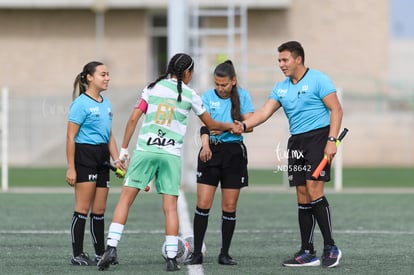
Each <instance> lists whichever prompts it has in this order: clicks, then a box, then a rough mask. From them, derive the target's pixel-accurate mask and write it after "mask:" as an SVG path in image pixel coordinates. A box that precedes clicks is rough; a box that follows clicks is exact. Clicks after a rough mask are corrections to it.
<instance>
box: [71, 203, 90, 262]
mask: <svg viewBox="0 0 414 275" xmlns="http://www.w3.org/2000/svg"><path fill="white" fill-rule="evenodd" d="M87 216H88V214H81V213H78V212H76V211H75V212H73V217H72V224H71V226H70V236H71V238H72V250H73V256H75V257H76V256H79V255H80V254H81V253H82V252H83V237H84V235H85V224H86V219H87Z"/></svg>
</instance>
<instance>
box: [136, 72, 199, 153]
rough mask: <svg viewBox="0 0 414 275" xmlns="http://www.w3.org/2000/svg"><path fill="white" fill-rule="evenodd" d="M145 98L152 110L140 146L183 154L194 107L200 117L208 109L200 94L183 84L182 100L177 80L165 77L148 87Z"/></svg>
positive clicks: (140, 136) (139, 140)
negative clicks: (189, 117)
mask: <svg viewBox="0 0 414 275" xmlns="http://www.w3.org/2000/svg"><path fill="white" fill-rule="evenodd" d="M141 98H142V99H143V100H145V101H146V102H147V103H148V109H147V112H146V116H145V119H144V122H143V124H142V126H141V130H140V133H139V136H138V142H137V147H136V149H137V150H140V151H147V152H155V153H163V154H172V155H176V156H181V148H182V145H183V140H184V136H185V133H186V130H187V125H188V116H189V112H190V110H193V112H194V113H195V114H196V115H197V116H200V115H201V114H203V113H204V112H205V109H204V107H203V104H202V101H201V98H200V96H199V95H198V94H197V93H196V92H195V91H194V90H193V89H191V88H190V87H188V86H187V85H185V84H184V83H182V94H181V102H178V101H177V98H178V91H177V81H176V80H175V79H164V80H161V81H160V82H158V83H157V84H156V85H155V86H154V87H153V88H152V89H148V88H145V89H144V90H143V92H142V96H141Z"/></svg>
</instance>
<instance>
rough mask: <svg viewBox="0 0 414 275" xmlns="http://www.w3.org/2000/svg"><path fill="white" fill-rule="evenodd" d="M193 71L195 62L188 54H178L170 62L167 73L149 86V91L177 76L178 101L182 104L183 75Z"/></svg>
mask: <svg viewBox="0 0 414 275" xmlns="http://www.w3.org/2000/svg"><path fill="white" fill-rule="evenodd" d="M187 70H189V71H193V70H194V61H193V59H192V58H191V56H189V55H188V54H185V53H177V54H176V55H174V56H173V57H172V58H171V60H170V62H169V63H168V67H167V71H166V72H165V73H164V74H162V75H160V76H159V77H158V78H157V79H156V80H155V81H154V82H151V83H150V84H149V85H148V88H149V89H152V88H153V87H154V86H155V84H157V83H158V82H159V81H161V80H163V79H166V78H167V77H168V76H170V77H171V76H175V77H177V91H178V98H177V101H178V102H181V93H182V92H183V90H182V83H183V74H184V72H185V71H187Z"/></svg>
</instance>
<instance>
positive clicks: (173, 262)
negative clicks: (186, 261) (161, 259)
mask: <svg viewBox="0 0 414 275" xmlns="http://www.w3.org/2000/svg"><path fill="white" fill-rule="evenodd" d="M165 261H166V262H167V271H178V270H180V269H181V267H180V266H179V265H178V264H177V258H167V259H166V260H165Z"/></svg>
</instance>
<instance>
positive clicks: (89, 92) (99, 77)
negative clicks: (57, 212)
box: [66, 61, 123, 265]
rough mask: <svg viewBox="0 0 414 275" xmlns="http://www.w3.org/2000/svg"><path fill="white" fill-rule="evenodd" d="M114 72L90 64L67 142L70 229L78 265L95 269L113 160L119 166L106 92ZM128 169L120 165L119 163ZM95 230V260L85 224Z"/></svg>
mask: <svg viewBox="0 0 414 275" xmlns="http://www.w3.org/2000/svg"><path fill="white" fill-rule="evenodd" d="M108 83H109V72H108V69H107V67H106V66H105V65H104V64H103V63H101V62H96V61H93V62H89V63H88V64H86V65H85V66H84V68H83V70H82V72H81V73H79V74H78V75H77V77H76V79H75V82H74V91H73V102H72V104H71V106H70V110H69V122H68V129H67V138H66V155H67V163H68V169H67V172H66V182H67V183H68V184H69V185H70V186H72V187H74V188H75V211H74V213H73V217H72V223H71V227H70V233H71V239H72V250H73V255H72V259H71V263H72V264H73V265H96V263H97V261H99V259H100V257H101V256H102V254H103V253H104V251H105V234H104V230H105V225H104V213H105V208H106V201H107V197H108V192H109V169H108V167H107V165H105V163H106V162H109V158H110V157H112V159H113V160H118V150H117V146H116V142H115V138H114V137H113V135H112V130H111V126H112V105H111V103H110V102H109V100H108V99H107V98H106V97H104V96H103V95H102V94H101V92H102V91H105V90H106V89H108ZM115 164H116V166H117V167H118V168H123V165H122V164H121V163H120V161H115ZM89 212H90V215H89V217H90V230H91V235H92V241H93V244H94V248H95V260H94V261H93V260H91V259H89V256H88V254H87V253H85V252H84V251H83V239H84V234H85V224H86V220H87V217H88V213H89Z"/></svg>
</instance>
